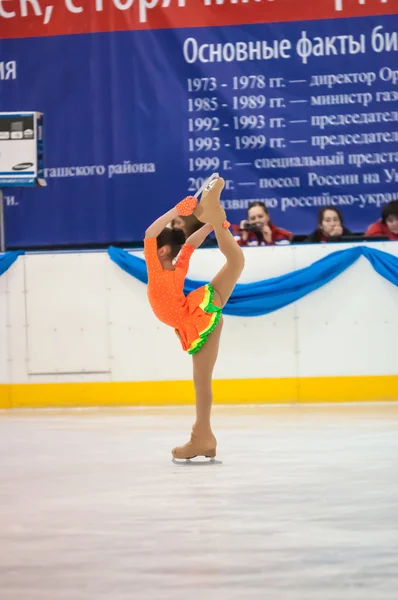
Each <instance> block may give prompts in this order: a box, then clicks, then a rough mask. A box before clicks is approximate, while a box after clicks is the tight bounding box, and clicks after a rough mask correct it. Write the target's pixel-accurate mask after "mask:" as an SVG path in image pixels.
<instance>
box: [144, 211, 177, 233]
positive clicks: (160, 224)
mask: <svg viewBox="0 0 398 600" xmlns="http://www.w3.org/2000/svg"><path fill="white" fill-rule="evenodd" d="M177 217H178V210H177V208H172V209H171V210H169V211H168V212H167V213H165V214H164V215H162V216H161V217H159V218H158V219H156V221H154V222H153V223H152V225H150V226H149V227H148V229H147V230H146V232H145V237H146V238H155V237H158V235H159V234H160V233H162V231H163V229H164V228H165V227H167V225H168V224H169V223H170V221H172V220H173V219H175V218H177Z"/></svg>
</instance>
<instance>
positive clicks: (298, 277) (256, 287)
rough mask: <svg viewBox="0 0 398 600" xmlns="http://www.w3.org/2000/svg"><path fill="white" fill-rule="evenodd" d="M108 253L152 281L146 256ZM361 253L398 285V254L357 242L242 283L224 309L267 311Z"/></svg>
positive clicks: (243, 313) (189, 284) (191, 285)
mask: <svg viewBox="0 0 398 600" xmlns="http://www.w3.org/2000/svg"><path fill="white" fill-rule="evenodd" d="M108 253H109V256H110V258H111V259H112V260H113V261H114V262H115V263H116V264H117V265H118V266H119V267H121V268H122V269H123V270H124V271H126V273H129V274H130V275H132V276H133V277H135V278H136V279H138V280H139V281H141V282H142V283H147V282H148V275H147V270H146V266H145V261H144V260H142V259H141V258H138V257H137V256H131V255H130V254H128V252H125V251H124V250H120V249H118V248H114V247H110V248H109V250H108ZM360 256H365V257H366V258H367V259H368V260H369V262H370V263H371V265H372V266H373V268H374V269H375V271H377V273H379V275H381V276H382V277H384V278H385V279H387V280H388V281H390V282H391V283H392V284H393V285H396V286H398V258H397V257H396V256H392V255H391V254H387V252H382V251H381V250H376V249H373V248H369V247H367V246H355V247H353V248H349V249H348V250H338V251H336V252H333V253H332V254H329V255H328V256H325V258H322V259H321V260H318V261H317V262H315V263H313V264H312V265H310V266H308V267H305V268H304V269H299V270H298V271H293V272H292V273H287V274H286V275H281V276H280V277H274V278H272V279H266V280H264V281H257V282H254V283H241V284H238V285H237V286H236V287H235V290H234V291H233V294H232V296H231V298H230V299H229V301H228V303H227V305H226V306H225V308H224V309H223V312H224V314H227V315H233V316H239V317H256V316H259V315H266V314H268V313H270V312H273V311H275V310H278V309H280V308H283V307H284V306H287V305H288V304H291V303H292V302H295V301H296V300H299V299H300V298H303V296H306V295H307V294H310V293H311V292H313V291H314V290H317V289H319V288H320V287H322V286H323V285H325V284H327V283H329V281H332V279H334V278H335V277H337V276H338V275H340V273H343V271H345V270H346V269H348V268H349V267H350V266H351V265H352V264H354V263H355V262H356V261H357V260H358V258H359V257H360ZM204 283H208V282H204V281H193V280H191V279H186V281H185V288H184V291H185V293H189V292H191V291H192V290H194V289H196V288H198V287H200V286H201V285H204Z"/></svg>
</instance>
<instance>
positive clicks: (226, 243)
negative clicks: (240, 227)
mask: <svg viewBox="0 0 398 600" xmlns="http://www.w3.org/2000/svg"><path fill="white" fill-rule="evenodd" d="M214 233H215V234H216V238H217V242H218V247H219V248H220V250H221V252H222V253H223V254H224V256H225V258H226V259H227V262H226V264H225V265H224V266H223V268H222V269H221V270H220V271H219V272H218V273H217V275H216V276H215V277H214V279H213V281H212V282H211V285H212V286H213V288H214V291H215V292H216V293H215V298H214V300H215V303H216V304H218V303H219V305H220V306H221V307H223V306H225V305H226V303H227V302H228V299H229V297H230V295H231V294H232V292H233V290H234V287H235V285H236V282H237V281H238V279H239V277H240V276H241V273H242V271H243V268H244V266H245V257H244V254H243V252H242V248H241V247H240V246H239V245H238V244H237V242H236V240H235V239H234V237H233V235H232V233H231V232H230V231H229V229H224V228H223V227H222V225H219V224H216V225H214Z"/></svg>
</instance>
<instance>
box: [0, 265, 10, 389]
mask: <svg viewBox="0 0 398 600" xmlns="http://www.w3.org/2000/svg"><path fill="white" fill-rule="evenodd" d="M6 291H7V273H6V274H4V275H2V276H0V383H9V381H8V356H7V346H8V340H7V336H8V328H7V294H6Z"/></svg>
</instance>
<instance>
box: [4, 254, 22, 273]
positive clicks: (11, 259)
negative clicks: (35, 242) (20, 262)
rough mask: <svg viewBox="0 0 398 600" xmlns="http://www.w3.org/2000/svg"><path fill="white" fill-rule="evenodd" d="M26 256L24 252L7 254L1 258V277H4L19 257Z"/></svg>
mask: <svg viewBox="0 0 398 600" xmlns="http://www.w3.org/2000/svg"><path fill="white" fill-rule="evenodd" d="M22 254H24V252H22V251H18V252H6V253H5V254H2V255H1V256H0V276H1V275H3V273H5V272H6V271H7V270H8V269H9V268H10V267H11V265H13V264H14V263H15V261H16V260H17V258H18V256H21V255H22Z"/></svg>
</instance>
